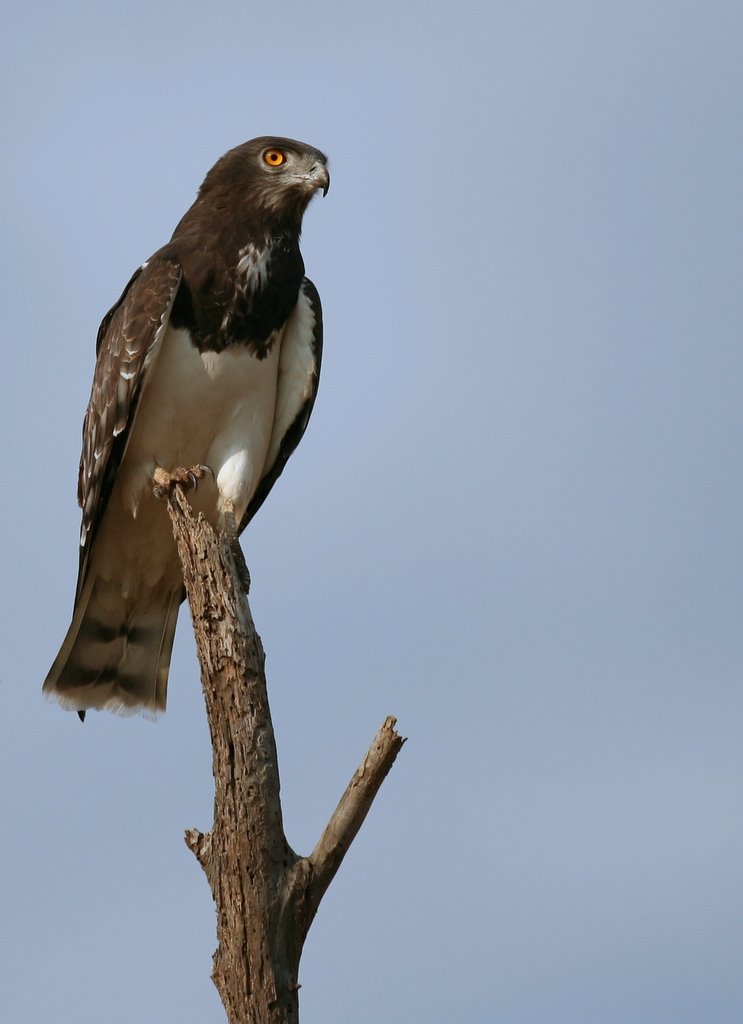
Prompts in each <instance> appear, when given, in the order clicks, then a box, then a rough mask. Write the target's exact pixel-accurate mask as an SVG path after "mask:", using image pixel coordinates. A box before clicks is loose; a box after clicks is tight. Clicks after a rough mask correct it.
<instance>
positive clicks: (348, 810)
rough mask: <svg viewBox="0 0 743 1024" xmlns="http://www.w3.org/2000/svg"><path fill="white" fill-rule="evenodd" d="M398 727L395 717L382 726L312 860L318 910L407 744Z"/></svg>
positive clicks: (313, 885)
mask: <svg viewBox="0 0 743 1024" xmlns="http://www.w3.org/2000/svg"><path fill="white" fill-rule="evenodd" d="M396 724H397V719H396V718H393V717H392V716H390V717H389V718H386V719H385V720H384V722H383V723H382V725H381V727H380V729H379V732H378V733H377V735H376V736H375V737H374V740H373V741H372V745H371V746H370V747H369V750H368V751H367V753H366V756H365V757H364V760H363V761H362V762H361V764H360V765H359V767H358V768H357V769H356V771H355V772H354V775H353V778H352V779H351V781H350V782H349V784H348V786H347V787H346V791H345V793H344V794H343V796H342V797H341V798H340V801H339V803H338V806H337V807H336V809H335V811H333V815H332V817H331V819H330V821H329V822H328V824H327V825H326V827H325V831H324V832H323V834H322V835H321V836H320V839H319V841H318V843H317V846H316V847H315V849H314V850H313V851H312V854H311V855H310V857H309V861H310V864H311V866H312V874H313V882H312V886H311V891H310V898H311V900H312V902H313V903H314V905H315V908H317V906H318V905H319V903H320V900H321V899H322V898H323V896H324V894H325V891H326V889H327V888H328V886H329V885H330V883H331V882H332V881H333V878H334V876H335V873H336V872H337V870H338V868H339V867H340V866H341V863H342V861H343V858H344V857H345V855H346V851H347V850H348V848H349V846H350V845H351V843H352V842H353V840H354V838H355V836H356V833H357V832H358V831H359V829H360V828H361V826H362V825H363V823H364V818H365V817H366V815H367V814H368V812H369V809H370V808H371V805H372V803H373V801H374V797H375V796H376V795H377V793H378V791H379V787H380V786H381V785H382V783H383V782H384V780H385V778H386V777H387V773H388V772H389V770H390V768H391V767H392V765H393V764H394V762H395V758H396V757H397V755H398V754H399V752H400V749H401V748H402V745H403V743H405V739H404V738H403V737H402V736H400V735H398V733H396V732H395V728H394V727H395V725H396Z"/></svg>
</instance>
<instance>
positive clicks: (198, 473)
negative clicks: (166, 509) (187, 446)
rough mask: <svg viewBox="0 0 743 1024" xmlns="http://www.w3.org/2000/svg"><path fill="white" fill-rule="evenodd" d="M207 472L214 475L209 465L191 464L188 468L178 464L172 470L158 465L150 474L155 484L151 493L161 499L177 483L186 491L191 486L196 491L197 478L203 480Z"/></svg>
mask: <svg viewBox="0 0 743 1024" xmlns="http://www.w3.org/2000/svg"><path fill="white" fill-rule="evenodd" d="M207 473H209V474H210V475H211V476H214V473H213V472H212V470H211V469H210V468H209V466H191V467H190V468H188V469H186V468H184V467H183V466H180V467H179V468H177V469H172V470H167V469H163V467H162V466H158V467H157V469H156V470H155V472H154V473H153V474H152V480H153V482H154V484H155V486H154V488H153V491H152V493H153V494H154V495H155V497H156V498H160V500H163V499H164V498H167V496H168V491H171V490H172V489H173V488H174V487H175V486H176V485H179V486H180V487H182V488H183V489H184V490H186V491H188V490H191V488H193V490H194V491H197V490H198V489H199V480H203V479H204V477H205V476H206V475H207Z"/></svg>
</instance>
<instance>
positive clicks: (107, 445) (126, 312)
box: [77, 255, 181, 587]
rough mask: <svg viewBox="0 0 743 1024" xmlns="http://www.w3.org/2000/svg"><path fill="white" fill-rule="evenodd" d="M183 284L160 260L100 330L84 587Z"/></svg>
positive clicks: (90, 430) (141, 273) (89, 440)
mask: <svg viewBox="0 0 743 1024" xmlns="http://www.w3.org/2000/svg"><path fill="white" fill-rule="evenodd" d="M180 281H181V268H180V265H179V264H178V263H177V261H176V260H175V259H173V258H172V257H168V256H161V255H156V256H154V257H153V258H152V259H151V260H150V261H149V262H148V263H146V264H145V265H144V266H143V267H142V268H141V269H140V270H138V271H137V272H136V273H135V275H134V276H133V277H132V279H131V280H130V282H129V284H128V285H127V287H126V288H125V289H124V293H123V294H122V296H121V298H120V299H119V301H118V302H117V303H116V305H115V306H114V307H113V308H112V309H111V310H110V311H109V312H108V313H107V314H106V316H105V317H104V318H103V321H102V323H101V326H100V329H99V331H98V339H97V343H96V351H97V359H96V365H95V373H94V376H93V387H92V389H91V393H90V401H89V402H88V408H87V410H86V413H85V419H84V421H83V445H82V454H81V456H80V473H79V477H78V489H77V496H78V503H79V504H80V507H81V508H82V512H83V515H82V526H81V531H80V546H81V551H80V567H81V571H80V578H79V580H78V587H79V586H80V584H81V583H82V578H83V565H84V561H85V555H86V551H87V550H89V548H90V542H91V541H92V538H93V535H94V534H95V530H96V528H97V525H98V523H99V522H100V520H101V516H102V514H103V511H104V509H105V506H106V501H107V500H108V496H109V493H110V490H111V487H112V485H113V478H114V477H115V475H116V470H117V468H118V466H119V463H120V462H121V459H122V457H123V454H124V449H125V448H126V439H127V436H128V433H129V428H130V427H131V424H132V420H133V418H134V414H135V412H136V406H137V402H138V399H139V395H140V393H141V390H142V386H143V385H144V383H145V381H146V377H147V372H148V369H149V367H150V365H151V363H152V359H153V356H154V355H155V354H156V352H157V350H158V343H159V341H160V339H161V338H162V335H163V333H164V331H165V328H166V327H167V323H168V318H169V316H170V310H171V308H172V306H173V302H174V300H175V296H176V293H177V291H178V286H179V284H180Z"/></svg>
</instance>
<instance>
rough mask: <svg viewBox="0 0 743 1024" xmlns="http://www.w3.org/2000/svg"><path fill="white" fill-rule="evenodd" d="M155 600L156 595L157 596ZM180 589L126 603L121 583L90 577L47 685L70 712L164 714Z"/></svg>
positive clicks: (51, 695) (46, 690)
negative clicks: (93, 709) (98, 711)
mask: <svg viewBox="0 0 743 1024" xmlns="http://www.w3.org/2000/svg"><path fill="white" fill-rule="evenodd" d="M153 599H154V595H153ZM182 600H183V591H182V589H181V588H178V589H177V590H174V591H173V592H171V593H170V594H169V595H167V594H166V595H164V598H163V596H162V595H158V600H157V601H156V602H154V603H153V600H151V601H146V600H142V598H139V599H138V600H137V601H136V603H132V602H131V601H127V600H126V598H124V597H123V596H122V594H121V591H120V589H119V587H118V585H117V584H116V583H110V582H106V581H104V580H100V579H98V578H96V577H95V576H93V574H92V573H91V574H90V575H89V578H88V579H87V580H86V582H85V585H84V587H83V589H82V591H81V593H80V595H79V597H78V600H77V602H76V604H75V611H74V614H73V617H72V624H71V625H70V628H69V630H68V631H67V636H66V637H65V640H64V643H63V644H62V648H61V650H60V652H59V654H58V655H57V658H56V660H55V662H54V664H53V665H52V667H51V669H50V670H49V675H48V676H47V677H46V680H45V682H44V694H45V695H46V696H47V697H49V698H50V699H53V700H57V701H59V703H60V704H61V705H62V707H64V708H67V709H68V710H74V711H84V710H85V709H87V708H100V709H105V710H107V711H113V712H115V713H117V714H124V715H126V714H132V713H133V712H135V711H149V712H157V711H164V710H165V702H166V697H167V691H168V670H169V668H170V654H171V651H172V649H173V638H174V636H175V626H176V622H177V620H178V608H179V607H180V604H181V601H182Z"/></svg>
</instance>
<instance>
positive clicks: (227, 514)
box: [222, 502, 250, 594]
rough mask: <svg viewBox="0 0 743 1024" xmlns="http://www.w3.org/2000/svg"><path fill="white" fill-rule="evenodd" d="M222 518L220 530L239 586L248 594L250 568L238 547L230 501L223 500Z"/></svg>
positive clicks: (235, 523) (233, 513)
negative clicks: (233, 564) (227, 546)
mask: <svg viewBox="0 0 743 1024" xmlns="http://www.w3.org/2000/svg"><path fill="white" fill-rule="evenodd" d="M222 518H223V522H224V527H223V530H222V532H223V534H224V537H225V540H226V541H227V543H228V544H229V546H230V552H231V553H232V558H233V561H234V563H235V569H237V576H238V579H239V580H240V586H241V587H242V588H243V590H244V591H245V593H246V594H249V593H250V570H249V569H248V563H247V562H246V561H245V555H244V554H243V550H242V548H241V547H240V542H239V541H238V539H237V522H236V521H235V512H234V509H233V508H232V505H231V504H230V503H227V502H225V507H224V509H223V511H222Z"/></svg>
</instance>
